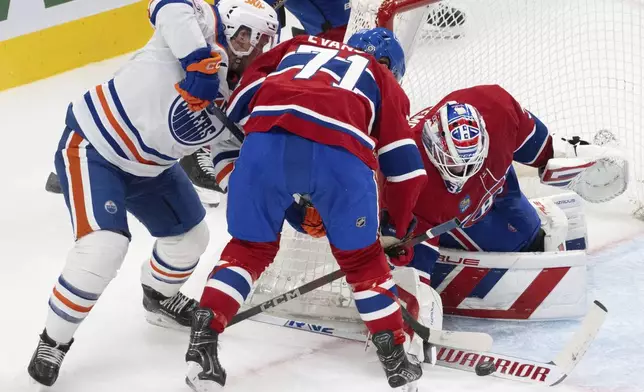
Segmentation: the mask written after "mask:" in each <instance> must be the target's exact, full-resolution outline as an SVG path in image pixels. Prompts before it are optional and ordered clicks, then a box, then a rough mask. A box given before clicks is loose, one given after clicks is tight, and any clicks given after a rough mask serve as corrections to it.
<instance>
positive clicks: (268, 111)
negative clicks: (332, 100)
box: [251, 105, 376, 150]
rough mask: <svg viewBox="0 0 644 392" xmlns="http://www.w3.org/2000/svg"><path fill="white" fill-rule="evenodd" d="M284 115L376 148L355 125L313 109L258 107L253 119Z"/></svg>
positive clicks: (254, 109)
mask: <svg viewBox="0 0 644 392" xmlns="http://www.w3.org/2000/svg"><path fill="white" fill-rule="evenodd" d="M284 114H292V115H294V116H296V117H300V118H302V119H304V120H306V121H310V122H313V123H316V124H318V125H321V126H324V127H326V128H329V129H333V130H335V131H340V132H343V133H346V134H349V135H351V136H353V137H355V138H356V139H358V141H359V142H360V144H362V145H363V146H365V147H368V148H370V149H371V150H373V149H374V148H375V146H376V144H375V142H374V141H373V140H372V139H371V138H370V137H369V136H367V135H366V134H365V133H363V132H362V131H361V130H359V129H357V128H356V127H354V126H353V125H350V124H347V123H345V122H342V121H338V120H336V119H334V118H331V117H328V116H325V115H323V114H320V113H317V112H315V111H313V110H311V109H307V108H305V107H302V106H299V105H265V106H256V107H254V108H253V112H252V113H251V117H259V116H280V115H284Z"/></svg>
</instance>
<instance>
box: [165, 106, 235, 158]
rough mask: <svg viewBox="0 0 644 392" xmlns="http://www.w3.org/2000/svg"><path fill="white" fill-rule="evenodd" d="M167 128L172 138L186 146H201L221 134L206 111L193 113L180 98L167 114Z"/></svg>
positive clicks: (221, 130) (220, 130)
mask: <svg viewBox="0 0 644 392" xmlns="http://www.w3.org/2000/svg"><path fill="white" fill-rule="evenodd" d="M168 127H169V128H170V132H171V133H172V137H173V138H174V139H175V140H176V141H177V142H178V143H180V144H183V145H186V146H202V145H204V144H208V142H210V141H211V140H213V139H214V138H216V137H217V136H219V135H220V134H221V133H222V132H223V128H222V129H217V127H216V126H215V125H214V124H213V122H212V119H211V118H210V115H209V114H208V111H207V110H201V111H198V112H193V111H191V110H190V109H188V104H187V103H186V101H184V100H183V99H182V98H181V96H177V98H176V99H175V100H174V102H172V105H171V106H170V113H169V114H168Z"/></svg>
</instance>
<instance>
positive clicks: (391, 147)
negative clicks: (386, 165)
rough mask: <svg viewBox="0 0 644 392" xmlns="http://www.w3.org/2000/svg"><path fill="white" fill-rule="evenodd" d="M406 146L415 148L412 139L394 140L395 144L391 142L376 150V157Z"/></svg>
mask: <svg viewBox="0 0 644 392" xmlns="http://www.w3.org/2000/svg"><path fill="white" fill-rule="evenodd" d="M407 145H412V146H414V148H417V147H416V142H414V140H413V139H401V140H396V141H395V142H391V143H389V144H387V145H384V146H382V147H380V148H379V149H378V155H383V154H386V153H388V152H389V151H392V150H394V149H396V148H398V147H402V146H407Z"/></svg>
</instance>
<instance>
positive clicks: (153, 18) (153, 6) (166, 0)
mask: <svg viewBox="0 0 644 392" xmlns="http://www.w3.org/2000/svg"><path fill="white" fill-rule="evenodd" d="M168 4H186V5H188V6H190V8H192V3H190V1H188V0H160V1H151V2H150V4H149V5H148V14H149V15H150V23H152V25H153V26H156V22H157V14H158V13H159V11H160V10H161V8H163V7H165V6H166V5H168Z"/></svg>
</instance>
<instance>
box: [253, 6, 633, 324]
mask: <svg viewBox="0 0 644 392" xmlns="http://www.w3.org/2000/svg"><path fill="white" fill-rule="evenodd" d="M387 1H389V0H387ZM406 3H409V0H407V1H406ZM427 3H429V2H428V1H424V2H423V4H427ZM351 6H352V12H351V20H350V22H349V27H348V32H347V37H348V36H350V35H351V34H352V33H353V32H355V31H357V30H359V29H361V28H370V27H374V26H375V23H376V22H375V21H376V17H377V13H378V9H379V8H380V6H381V1H380V0H354V1H352V3H351ZM643 26H644V1H643V0H444V1H441V2H438V3H436V2H433V3H431V4H428V5H423V6H422V7H421V8H418V9H416V10H413V11H410V12H405V13H402V14H398V15H396V17H395V19H394V25H393V27H394V30H395V32H396V34H397V35H398V37H399V38H400V40H401V43H402V45H403V48H404V49H405V53H406V60H407V72H406V75H405V77H404V79H403V81H402V86H403V88H404V90H405V92H406V93H407V95H408V96H409V98H410V101H411V106H412V114H413V113H415V112H416V111H419V110H421V109H423V108H425V107H427V106H430V105H431V104H432V103H435V102H438V101H439V100H440V99H441V98H442V97H443V96H445V95H446V94H448V93H449V92H451V91H453V90H456V89H460V88H464V87H468V86H473V85H477V84H499V85H501V86H502V87H504V88H505V89H506V90H508V91H509V92H510V93H511V94H512V95H513V96H514V97H515V98H517V100H518V101H519V102H520V103H521V104H522V105H523V106H524V107H526V108H527V109H529V110H530V111H531V112H533V113H534V114H535V115H536V116H537V117H539V118H540V119H541V120H542V121H543V122H544V123H545V124H546V125H547V126H548V127H549V129H550V131H551V132H554V133H556V134H557V135H561V136H573V135H579V136H581V137H582V138H585V139H586V140H589V141H592V140H593V138H594V136H595V135H596V133H597V131H599V130H608V131H610V132H611V133H612V134H613V135H615V137H616V138H617V142H618V143H619V145H620V146H621V147H622V148H623V149H624V150H625V151H626V153H627V156H628V158H629V159H630V162H631V164H630V168H631V170H630V176H631V178H630V181H629V188H628V190H627V191H626V196H625V197H622V200H623V199H626V200H628V203H627V204H628V206H627V207H626V208H628V209H629V212H631V213H634V214H637V215H640V216H641V214H642V201H644V173H643V172H644V162H642V159H644V157H643V154H642V146H643V141H642V125H643V124H642V114H643V113H642V112H643V109H644V108H643V107H644V98H643V96H642V95H643V87H644V77H643V71H642V69H643V67H644V59H643V52H644V40H643V37H644V31H643V29H644V27H643ZM345 38H346V37H345ZM517 171H518V172H519V175H520V177H521V184H522V188H523V189H524V191H525V192H526V193H527V194H528V196H530V197H536V196H543V195H545V194H548V193H552V190H550V189H549V188H548V187H545V186H542V185H540V184H539V181H538V178H537V177H536V175H534V174H533V172H532V170H528V169H525V168H518V169H517ZM287 226H288V225H285V231H284V233H283V235H282V242H281V247H282V249H281V251H280V253H279V254H278V257H277V259H276V261H275V263H274V264H273V265H272V266H271V267H270V268H269V269H268V270H267V272H266V273H265V274H264V275H263V276H262V277H261V278H260V280H259V284H258V286H257V289H256V290H255V292H254V293H253V295H252V296H251V297H250V299H249V301H250V303H251V304H256V303H259V302H261V300H262V299H268V298H270V297H273V296H275V295H278V294H281V293H283V292H285V291H287V290H289V289H291V288H294V287H297V286H298V285H300V284H303V283H305V282H307V281H310V280H312V279H314V278H317V277H319V276H322V275H323V274H326V273H329V272H331V271H333V270H334V269H336V268H337V265H336V263H335V261H334V260H333V257H332V256H331V253H330V250H329V248H328V243H327V242H326V240H325V239H323V240H314V239H311V238H309V237H307V236H304V235H301V234H299V233H296V232H295V231H294V230H292V229H291V228H288V227H287ZM291 302H295V303H289V304H285V305H283V306H282V307H281V308H277V309H276V310H277V311H279V312H281V313H283V314H285V315H289V314H290V315H311V314H315V317H316V318H320V317H321V318H338V317H339V318H342V319H354V320H355V319H357V313H356V311H355V310H354V309H353V306H352V301H351V296H350V292H349V289H348V286H347V284H346V283H345V282H344V281H338V282H335V283H334V284H332V285H327V286H325V287H324V288H322V289H320V290H318V291H316V292H314V293H311V294H308V295H306V296H304V297H302V300H301V301H291Z"/></svg>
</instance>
